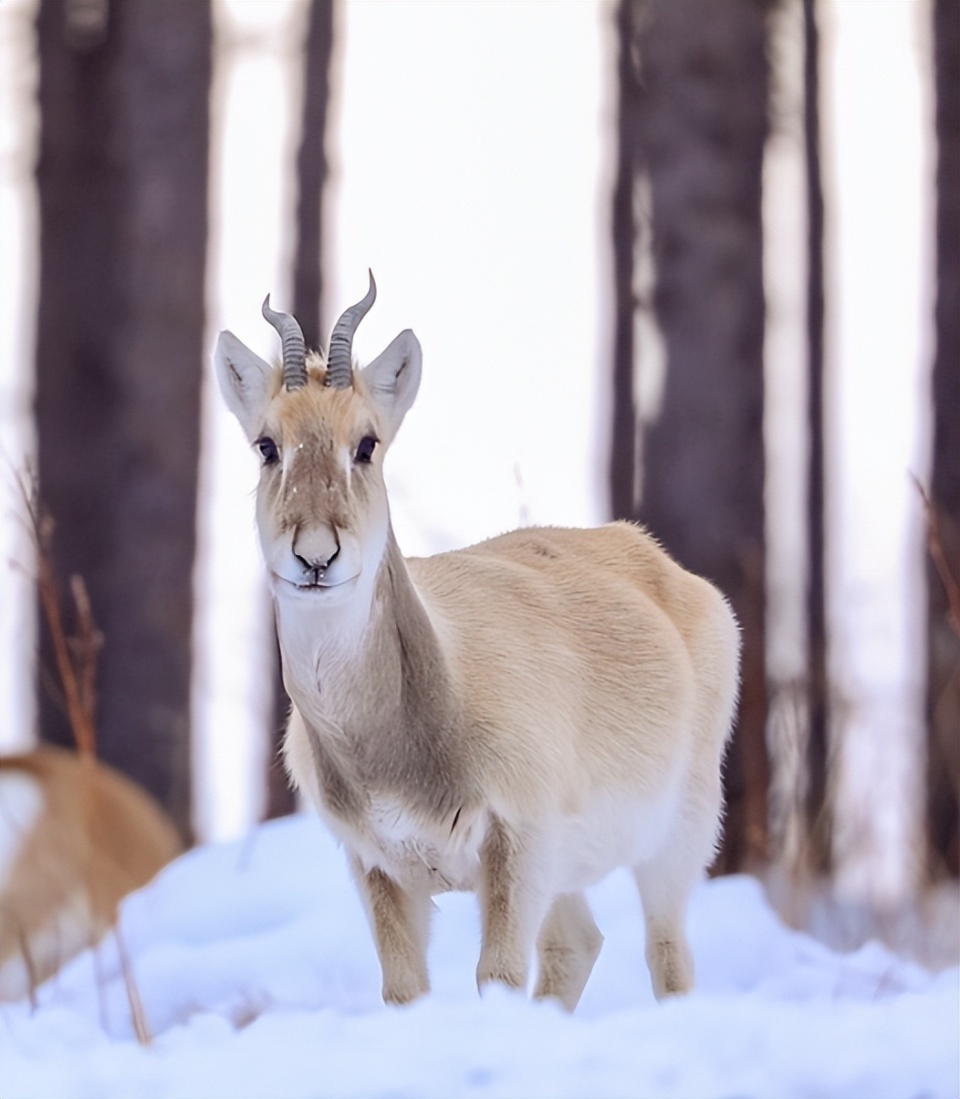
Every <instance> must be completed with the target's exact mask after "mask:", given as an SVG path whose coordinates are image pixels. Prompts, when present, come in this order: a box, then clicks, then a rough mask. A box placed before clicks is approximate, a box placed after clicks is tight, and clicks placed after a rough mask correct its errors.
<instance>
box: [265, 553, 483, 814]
mask: <svg viewBox="0 0 960 1099" xmlns="http://www.w3.org/2000/svg"><path fill="white" fill-rule="evenodd" d="M289 609H290V608H289V607H284V606H278V628H279V632H280V646H281V650H282V652H283V661H284V682H285V684H286V686H287V690H288V691H289V693H290V696H291V698H292V699H293V702H294V704H295V706H296V707H297V709H298V711H299V712H300V715H301V717H302V718H303V721H304V725H305V726H306V732H307V736H308V738H309V740H310V742H311V750H312V752H313V758H314V764H315V766H316V768H317V770H318V771H319V773H320V774H321V785H322V787H323V789H324V790H325V791H326V799H327V801H328V803H329V804H330V805H331V807H332V808H334V809H337V807H338V806H339V811H340V812H341V814H342V815H345V816H351V817H354V818H356V816H357V814H358V813H362V811H363V809H362V806H363V804H364V801H365V799H366V798H368V797H370V796H374V795H376V794H379V795H383V796H387V797H390V796H391V795H395V796H397V797H398V798H399V799H400V803H401V804H404V805H406V806H407V807H408V808H409V809H410V810H411V811H412V812H415V813H419V814H421V815H422V817H423V818H424V819H428V818H429V819H433V820H443V819H446V818H447V817H448V816H451V815H453V814H455V813H456V812H457V810H458V809H460V808H462V807H463V806H464V805H466V804H470V803H472V801H474V800H475V792H474V791H473V790H472V787H470V786H469V784H468V783H467V782H466V776H465V773H464V767H463V745H462V743H461V741H462V739H463V738H462V729H463V722H462V716H461V711H460V707H459V706H458V704H457V702H456V699H455V695H454V692H453V690H452V688H451V684H450V675H449V670H448V668H447V664H446V661H445V660H444V657H443V651H442V648H441V645H440V643H439V640H438V638H437V635H436V633H435V632H434V629H433V627H432V625H431V623H430V619H429V616H428V614H427V612H426V609H425V608H424V606H423V604H422V602H421V600H420V597H419V596H418V594H417V592H416V589H415V588H414V585H413V582H412V580H411V578H410V575H409V573H408V571H407V566H406V563H405V562H404V560H403V557H402V556H401V554H400V551H399V549H398V548H397V544H396V542H395V540H394V538H393V534H392V533H390V534H389V535H388V538H387V546H386V550H385V553H384V556H383V558H382V560H381V564H380V568H379V569H378V571H377V576H376V583H375V585H374V590H373V595H372V598H371V599H370V601H369V603H368V604H367V605H366V607H365V608H364V616H361V614H360V612H359V611H358V610H357V609H356V608H354V607H352V606H350V605H349V604H348V603H344V604H343V605H342V606H337V607H330V608H327V609H326V610H327V611H329V612H331V613H329V614H327V613H324V612H323V609H322V608H319V607H318V608H315V609H314V608H311V614H300V615H298V614H292V615H291V614H289V613H288V612H289ZM361 618H362V629H358V624H361ZM458 743H459V750H458ZM344 791H347V792H349V795H350V796H349V798H347V797H346V796H345V795H344Z"/></svg>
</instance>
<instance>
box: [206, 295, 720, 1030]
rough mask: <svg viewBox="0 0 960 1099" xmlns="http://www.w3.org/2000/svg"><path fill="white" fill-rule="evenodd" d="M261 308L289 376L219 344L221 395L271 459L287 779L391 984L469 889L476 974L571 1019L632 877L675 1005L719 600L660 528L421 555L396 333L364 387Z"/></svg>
mask: <svg viewBox="0 0 960 1099" xmlns="http://www.w3.org/2000/svg"><path fill="white" fill-rule="evenodd" d="M373 293H374V286H373V280H372V277H371V291H370V293H369V294H368V297H367V299H365V301H364V302H362V303H359V304H358V305H357V306H354V307H352V309H350V310H347V312H346V313H345V314H344V316H343V317H342V318H341V320H340V322H338V325H337V327H336V328H335V330H334V333H333V336H332V337H331V351H330V355H329V357H328V360H326V361H325V360H324V359H323V358H322V357H321V356H320V355H318V354H311V355H309V356H307V355H306V351H305V348H304V347H303V342H302V336H301V337H299V341H298V339H297V336H298V334H299V328H298V326H296V322H295V321H294V320H293V318H291V317H288V316H287V315H284V314H276V313H274V312H273V311H272V310H269V309H268V308H267V306H266V304H265V308H264V312H265V315H266V316H267V318H268V320H270V321H271V323H273V324H274V325H275V326H276V327H277V328H278V331H280V333H281V335H282V336H283V340H284V364H283V369H282V371H281V370H280V369H273V368H271V367H270V366H269V365H268V364H267V363H265V362H264V361H263V360H262V359H260V358H259V357H257V356H256V355H254V354H253V352H251V351H250V350H249V349H248V348H246V347H245V346H244V345H243V344H242V343H240V341H239V340H237V339H236V337H234V336H233V335H232V334H230V333H228V332H226V333H222V334H221V337H220V340H219V343H218V345H217V354H216V361H217V368H218V374H219V379H220V383H221V388H222V391H223V393H224V396H225V399H226V401H227V403H228V405H229V407H230V408H231V410H232V411H233V412H234V413H235V414H236V416H237V417H238V419H239V420H240V423H241V425H242V426H243V427H244V429H245V431H246V433H247V436H248V438H249V439H250V441H251V442H252V443H254V445H255V446H256V448H257V449H258V450H259V452H260V455H261V459H262V463H263V464H262V471H261V479H260V485H259V489H258V494H257V524H258V529H259V534H260V541H261V546H262V549H263V554H264V558H265V561H266V565H267V569H268V573H269V577H270V582H271V587H272V590H273V595H274V600H275V606H276V616H277V628H278V633H279V638H280V647H281V652H282V655H283V668H284V679H285V683H286V686H287V690H288V692H289V694H290V697H291V699H292V700H293V703H294V707H293V712H292V715H291V719H290V724H289V728H288V732H287V738H286V743H285V757H286V762H287V766H288V769H289V772H290V774H291V776H292V778H293V780H294V782H295V783H296V784H297V785H298V786H300V787H301V788H302V789H304V790H305V791H306V792H307V793H308V794H309V795H310V796H311V797H312V799H313V800H314V801H315V803H316V804H317V806H318V808H319V810H320V813H321V815H322V816H323V818H324V819H325V820H326V822H327V824H328V825H329V826H330V828H331V829H332V830H333V832H334V833H335V834H336V835H337V836H338V837H339V838H340V839H341V840H342V842H343V843H344V846H345V847H346V849H347V852H348V855H349V859H350V863H351V866H352V869H353V873H354V876H355V878H356V881H357V884H358V887H359V889H360V892H361V894H362V896H363V898H364V901H365V903H366V907H367V911H368V914H369V918H370V922H371V927H372V930H373V934H374V938H375V941H376V945H377V950H378V953H379V956H380V961H381V966H382V969H383V993H384V997H385V999H387V1000H388V1001H391V1002H398V1003H400V1002H405V1001H408V1000H410V999H413V998H414V997H416V996H418V995H421V994H423V993H425V992H426V991H427V990H428V988H429V980H428V975H427V968H426V952H427V943H428V936H429V916H430V909H431V904H430V897H431V896H432V895H433V894H434V893H438V892H442V891H444V890H448V889H465V890H473V891H475V892H476V893H477V894H478V896H479V898H480V904H481V913H482V921H483V942H482V948H481V954H480V961H479V965H478V967H477V979H478V983H479V984H480V985H481V986H483V985H484V984H485V983H487V982H488V981H500V982H503V983H505V984H507V985H508V986H511V987H515V988H522V987H524V986H525V984H526V982H527V976H528V969H529V963H530V958H531V955H532V954H533V952H534V949H536V951H537V952H538V954H539V963H540V965H539V978H538V981H537V986H536V995H538V996H541V997H546V996H552V997H556V998H557V999H559V1000H560V1001H561V1002H562V1003H563V1004H565V1005H566V1006H567V1007H568V1008H570V1009H572V1008H573V1007H574V1006H575V1005H576V1003H577V1001H578V999H579V997H580V995H581V992H582V990H583V987H584V985H585V983H586V980H587V978H588V976H589V974H590V970H591V968H592V966H593V963H594V961H595V959H596V956H597V953H598V952H599V949H600V943H601V941H602V937H601V935H600V932H599V931H598V929H597V927H596V925H595V923H594V922H593V919H592V917H591V915H590V912H589V909H588V908H587V904H586V900H585V898H584V895H583V890H584V888H585V887H586V886H588V885H590V884H592V883H594V882H596V881H598V880H599V879H600V878H602V877H603V876H605V875H606V874H608V873H609V872H610V871H611V870H613V869H615V868H616V867H620V866H623V867H628V868H629V869H631V870H632V872H633V873H634V875H635V877H636V880H637V883H638V886H639V889H640V893H641V897H642V901H643V907H644V913H645V920H646V931H647V960H648V964H649V967H650V971H651V975H652V979H653V985H654V990H655V992H656V993H657V995H658V996H663V995H666V994H668V993H673V992H683V991H686V990H687V989H688V988H690V987H691V985H692V980H693V965H692V959H691V956H690V952H689V949H688V947H687V943H686V938H685V934H684V928H683V921H684V914H685V908H686V904H687V901H688V898H689V895H690V893H691V891H692V890H693V888H694V887H695V885H696V883H697V882H698V881H699V879H700V877H701V876H702V874H703V871H704V868H705V866H706V865H707V864H708V862H709V861H710V859H711V858H712V854H713V851H714V846H715V843H716V838H717V831H718V827H719V821H720V814H721V786H720V766H721V758H722V755H723V751H724V745H725V742H726V739H727V737H728V735H729V731H730V723H731V719H732V713H733V708H734V702H735V697H736V690H737V670H738V658H739V636H738V630H737V626H736V622H735V619H734V617H733V615H732V613H731V611H730V608H729V606H728V605H727V603H726V601H725V600H724V598H723V597H722V596H721V595H720V594H719V593H718V592H717V591H716V590H715V589H714V588H713V587H711V586H710V585H709V584H708V583H706V582H705V581H704V580H702V579H700V578H698V577H696V576H693V575H691V574H690V573H688V572H686V571H685V570H683V569H682V568H681V567H680V566H679V565H677V564H676V563H675V562H674V561H673V560H672V559H671V558H670V557H669V556H668V555H667V554H666V553H665V552H664V551H663V550H662V549H661V548H660V547H659V546H658V545H657V543H656V542H655V541H654V539H653V538H651V537H650V536H649V535H648V534H646V533H645V532H644V531H642V530H640V529H639V528H637V527H634V526H632V525H629V524H625V523H614V524H610V525H609V526H606V527H603V528H600V529H597V530H569V529H557V528H539V529H529V530H520V531H515V532H513V533H511V534H505V535H502V536H500V537H498V538H493V539H490V540H489V541H486V542H482V543H480V544H479V545H476V546H472V547H470V548H467V549H464V550H458V551H455V552H451V553H443V554H438V555H436V556H434V557H429V558H419V559H417V558H413V559H405V558H404V557H403V556H402V555H401V553H400V550H399V548H398V546H397V544H396V541H395V539H394V536H393V532H392V528H391V525H390V515H389V507H388V503H387V496H386V489H385V487H384V482H383V475H382V464H381V463H382V460H383V453H384V451H385V450H386V449H387V447H388V446H389V444H390V442H391V441H392V439H393V438H394V436H395V435H396V432H397V430H398V428H399V426H400V423H401V421H402V419H403V417H404V415H405V413H406V411H407V410H408V409H409V407H410V405H411V404H412V403H413V400H414V398H415V396H416V392H417V388H418V386H419V381H420V364H421V352H420V345H419V343H418V342H417V340H416V337H415V336H414V335H413V333H412V332H409V331H406V332H403V333H401V334H400V335H399V336H398V337H397V338H396V339H395V340H394V341H393V342H392V343H391V344H390V346H389V347H388V348H387V349H386V351H384V352H383V354H381V355H380V356H379V357H378V358H377V359H375V360H374V361H373V362H372V363H371V364H370V365H369V366H368V367H366V368H365V369H363V370H356V369H354V367H353V364H352V362H351V358H350V340H351V338H352V332H353V330H354V329H355V327H356V325H357V324H358V323H359V320H360V318H361V317H362V316H363V314H364V313H365V311H366V309H367V308H369V306H370V304H372V299H373Z"/></svg>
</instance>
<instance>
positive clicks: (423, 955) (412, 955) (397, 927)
mask: <svg viewBox="0 0 960 1099" xmlns="http://www.w3.org/2000/svg"><path fill="white" fill-rule="evenodd" d="M351 865H352V869H353V873H354V876H355V877H356V879H357V884H358V885H359V887H360V892H361V894H362V895H363V899H364V901H365V903H366V908H367V915H368V917H369V919H370V926H371V928H372V930H373V937H374V941H375V942H376V945H377V954H378V955H379V957H380V968H381V970H382V972H383V998H384V1000H385V1001H386V1002H387V1003H388V1004H406V1003H409V1002H410V1001H411V1000H415V999H416V998H417V997H418V996H423V995H424V994H425V993H427V992H429V991H430V979H429V977H428V976H427V943H428V940H429V933H430V895H429V893H427V892H425V891H424V892H423V893H422V894H421V893H413V892H410V891H408V890H406V889H404V888H403V887H402V886H400V885H398V884H397V883H396V882H395V881H394V880H393V879H392V878H391V877H389V876H388V875H387V874H385V873H384V872H383V871H382V870H380V869H378V868H376V867H374V868H373V869H372V870H364V869H363V867H362V866H360V864H359V862H358V861H357V860H356V859H351Z"/></svg>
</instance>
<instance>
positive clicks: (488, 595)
mask: <svg viewBox="0 0 960 1099" xmlns="http://www.w3.org/2000/svg"><path fill="white" fill-rule="evenodd" d="M408 566H409V569H410V572H411V575H412V577H413V579H414V582H415V584H416V586H417V590H418V592H419V593H420V595H421V597H422V598H423V600H424V603H425V605H426V607H427V609H428V612H429V613H430V616H431V620H432V622H433V624H434V627H435V628H436V629H437V630H438V633H439V635H440V636H441V637H442V638H443V642H444V651H445V654H446V656H447V658H448V659H449V660H450V662H451V665H452V668H451V670H452V672H453V674H454V675H455V676H456V678H457V680H458V683H459V685H460V688H461V691H460V693H461V697H462V698H463V699H464V700H465V701H466V705H467V714H466V717H467V720H468V724H472V725H478V726H480V727H481V728H482V730H483V747H484V748H486V749H487V754H488V756H489V760H488V763H487V766H488V767H489V772H490V773H489V778H490V779H491V781H496V776H497V772H501V771H502V772H503V774H502V780H503V783H504V785H505V786H506V787H507V788H509V790H510V791H511V792H512V793H513V795H514V796H516V793H517V783H516V778H515V776H516V775H517V774H527V775H528V776H529V780H528V782H527V783H526V784H525V786H524V789H523V796H524V798H526V799H529V801H530V802H531V803H537V804H546V803H550V802H556V801H557V799H559V800H560V801H561V802H563V803H564V808H565V809H566V810H567V811H574V812H575V811H576V807H577V803H579V802H583V801H584V800H585V799H588V798H589V797H590V796H591V791H593V790H599V789H603V790H616V789H618V788H620V789H623V790H625V791H631V792H632V793H634V794H639V795H643V794H645V793H649V795H650V796H651V797H652V796H653V795H654V794H656V793H660V792H663V791H665V790H668V789H670V788H671V786H672V778H671V776H672V775H674V774H675V773H676V772H677V771H678V770H679V769H681V768H682V767H683V766H684V765H685V762H686V760H687V759H688V758H689V756H690V754H691V750H692V747H693V744H694V743H698V742H699V743H700V744H703V745H704V746H706V744H708V743H709V744H710V745H711V747H712V751H710V752H709V755H710V756H711V757H712V758H713V760H714V761H715V759H716V757H717V755H718V754H719V752H720V751H721V750H722V745H723V741H724V739H725V736H726V733H727V729H728V726H729V716H730V709H731V707H732V701H733V698H732V686H731V685H732V684H733V683H735V681H736V671H735V669H736V658H737V632H736V625H735V623H734V620H733V616H732V614H731V612H730V610H729V607H728V606H727V604H726V601H725V600H724V599H723V597H722V596H721V595H720V594H719V593H718V592H717V591H716V589H715V588H713V587H712V586H711V585H710V584H708V583H707V582H706V581H704V580H702V579H700V578H699V577H696V576H693V575H692V574H690V573H688V572H686V571H685V570H683V569H682V568H681V567H680V566H679V565H677V564H676V562H674V561H673V560H672V559H671V558H670V557H669V556H668V555H667V554H666V553H665V552H664V551H663V549H662V548H661V547H660V546H659V545H658V544H657V543H656V541H655V540H654V539H653V538H651V537H650V536H649V535H647V534H646V533H645V532H644V531H643V530H641V529H640V528H639V527H636V526H634V525H632V524H628V523H613V524H609V525H608V526H605V527H602V528H599V529H596V530H571V529H563V528H552V527H545V528H531V529H525V530H519V531H514V532H511V533H509V534H504V535H501V536H499V537H497V538H492V539H489V540H488V541H485V542H481V543H479V544H477V545H475V546H472V547H470V548H468V549H465V550H457V551H454V552H451V553H445V554H439V555H437V556H436V557H431V558H420V559H412V560H409V561H408ZM724 696H729V697H726V698H725V697H724ZM711 742H712V743H711ZM705 763H706V760H705ZM713 765H714V766H716V764H715V762H714V763H713ZM538 777H542V779H543V782H542V784H538V783H537V781H536V780H537V778H538ZM497 785H499V783H497Z"/></svg>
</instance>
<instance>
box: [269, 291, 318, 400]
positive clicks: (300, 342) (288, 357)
mask: <svg viewBox="0 0 960 1099" xmlns="http://www.w3.org/2000/svg"><path fill="white" fill-rule="evenodd" d="M263 316H264V319H265V320H266V321H267V322H268V323H269V324H271V325H273V327H274V328H275V329H276V330H277V332H279V334H280V340H281V342H282V344H283V388H284V389H303V387H304V386H305V385H306V384H307V366H306V358H307V345H306V342H305V340H304V338H303V332H302V330H301V328H300V325H299V324H298V323H297V319H296V317H293V316H291V315H290V314H289V313H277V312H276V311H275V310H273V309H271V308H270V295H269V294H267V296H266V297H265V298H264V299H263Z"/></svg>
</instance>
